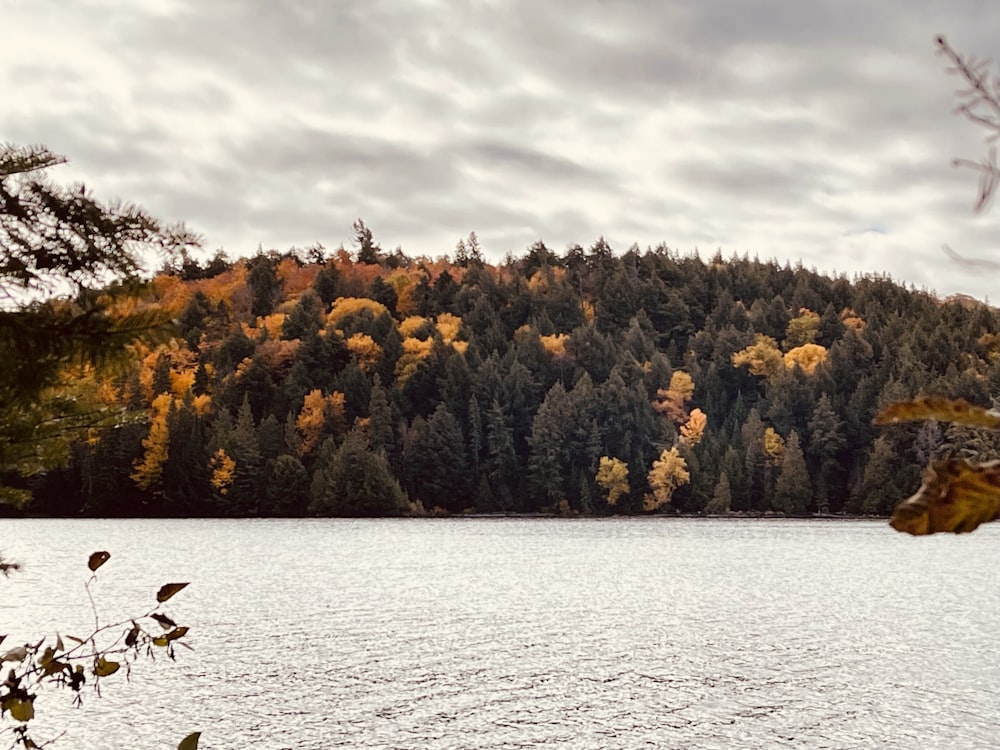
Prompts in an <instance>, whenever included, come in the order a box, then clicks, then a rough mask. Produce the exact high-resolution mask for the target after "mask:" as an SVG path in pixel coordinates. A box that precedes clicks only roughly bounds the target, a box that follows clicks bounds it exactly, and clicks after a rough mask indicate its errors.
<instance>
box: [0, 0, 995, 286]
mask: <svg viewBox="0 0 1000 750" xmlns="http://www.w3.org/2000/svg"><path fill="white" fill-rule="evenodd" d="M0 28H3V29H4V30H5V33H4V44H3V45H2V46H0V92H2V97H3V106H2V107H0V141H7V142H13V143H19V144H27V143H41V144H45V145H46V146H48V147H50V148H51V149H53V150H54V151H56V152H58V153H61V154H64V155H66V156H67V157H69V159H70V164H69V165H68V166H65V167H59V168H57V170H55V171H54V172H53V174H52V177H53V179H57V180H60V181H65V182H73V181H78V180H79V181H83V182H84V183H85V184H86V185H87V187H88V189H90V190H92V191H93V193H94V194H95V195H97V196H98V197H106V198H113V197H118V198H121V199H124V200H127V201H133V202H136V203H139V204H140V205H142V206H144V207H145V208H147V209H148V210H149V211H150V212H152V213H153V214H154V215H156V216H157V217H159V218H161V219H164V220H167V221H183V222H185V223H186V224H187V225H188V226H189V227H190V228H191V229H193V230H195V231H196V232H198V233H200V234H201V235H202V237H203V238H204V246H205V249H206V250H207V251H208V254H210V253H211V252H214V251H215V250H217V249H219V248H221V249H223V250H225V252H226V253H227V254H228V255H229V256H230V257H237V256H242V255H248V254H253V253H254V252H256V251H257V249H258V247H261V248H263V249H265V250H268V249H277V250H281V251H284V250H288V249H289V248H291V247H293V246H298V247H305V246H308V245H312V244H314V243H316V242H319V243H322V244H323V245H325V246H326V247H327V248H331V249H332V248H336V247H338V246H339V245H341V244H344V245H345V246H347V247H350V246H351V245H350V243H351V237H352V230H351V225H352V222H354V221H355V220H356V219H358V218H362V219H363V220H364V222H365V224H367V226H368V227H369V228H370V229H371V230H372V232H373V233H374V237H375V240H376V241H377V242H378V243H379V244H380V245H381V246H382V247H383V248H384V249H386V250H393V249H395V248H396V247H397V246H399V247H402V249H403V251H404V252H405V253H406V254H407V255H410V256H417V255H427V256H431V257H437V256H440V255H444V254H446V253H454V248H455V245H456V243H457V241H458V240H459V239H460V238H462V237H465V236H466V235H467V234H468V233H469V232H470V231H475V232H476V234H477V236H478V238H479V241H480V245H481V247H482V249H483V252H484V253H485V255H486V256H487V257H488V258H489V259H490V260H493V261H499V260H501V259H503V258H504V257H505V256H506V254H507V253H512V254H513V255H515V256H517V255H520V254H523V253H524V252H525V251H526V249H527V248H528V246H530V245H531V244H532V243H534V242H536V241H538V240H541V241H543V242H544V243H545V244H546V245H547V246H548V247H549V248H550V249H552V250H553V251H555V252H556V253H559V254H561V253H563V252H564V251H565V249H566V248H567V247H568V246H569V245H571V244H574V243H578V244H580V245H583V246H584V247H589V246H590V245H592V244H593V243H594V242H595V241H596V240H597V239H598V238H599V237H601V236H603V237H605V238H606V239H607V241H608V242H609V243H610V245H611V246H612V248H613V249H614V250H616V251H619V252H624V251H626V250H628V248H629V247H630V246H631V245H633V244H637V245H638V246H639V247H640V248H641V249H646V248H647V247H656V246H658V245H661V244H663V245H666V246H667V247H669V248H671V249H672V250H675V251H678V252H681V253H690V252H694V251H698V252H699V253H700V255H701V257H703V258H706V259H707V258H709V257H711V255H713V254H714V253H715V252H716V251H717V250H721V252H722V254H723V256H724V257H730V256H732V255H734V254H735V255H740V256H742V255H743V254H748V255H749V256H750V257H751V258H753V257H755V256H756V257H758V258H760V259H761V260H771V259H774V260H777V261H778V262H780V263H782V264H783V263H785V262H790V263H792V264H793V265H794V264H796V263H799V262H801V263H802V264H803V265H804V266H806V267H807V268H815V269H817V270H819V271H821V272H825V273H837V274H846V275H848V276H849V277H853V276H854V275H855V274H885V273H888V274H890V275H891V276H892V277H893V278H894V279H895V280H897V281H899V282H902V283H905V284H907V285H913V286H914V287H916V288H918V289H926V290H929V291H934V292H936V293H937V294H939V295H940V296H942V297H943V296H947V295H951V294H955V293H964V294H970V295H973V296H976V297H979V298H981V299H990V300H991V301H992V302H993V303H997V301H998V300H1000V289H998V286H1000V269H993V270H989V269H984V268H982V267H977V266H975V265H971V264H963V263H959V262H956V261H955V260H953V259H951V258H949V257H948V255H947V254H946V252H945V251H944V249H943V246H944V245H948V246H949V247H951V248H952V249H953V250H954V251H955V252H956V253H958V254H959V255H961V256H964V257H966V258H983V259H992V260H1000V245H998V243H997V231H996V230H997V222H998V220H1000V207H998V208H996V209H995V210H994V212H993V213H992V214H991V213H989V212H985V213H981V214H976V213H974V211H973V206H974V203H975V200H976V197H977V176H976V174H975V173H974V172H972V171H970V170H962V169H956V168H954V167H953V166H952V159H953V158H955V157H963V158H968V159H973V160H979V159H981V158H982V157H983V156H984V155H985V153H986V148H987V147H986V145H985V144H984V136H985V135H986V133H985V132H983V131H982V129H978V128H976V127H975V126H973V125H972V124H970V123H969V122H967V121H966V120H964V119H962V118H961V117H958V116H956V115H955V114H954V113H953V110H954V107H955V105H956V98H955V90H956V88H957V86H958V84H959V81H958V79H957V78H954V77H949V76H948V75H947V74H946V72H945V68H946V61H945V60H944V59H943V58H942V57H940V56H938V55H937V54H935V47H934V42H933V40H934V37H935V36H936V35H938V34H943V35H945V36H946V37H947V38H948V40H949V42H950V43H951V44H952V45H953V46H954V47H956V48H957V49H959V50H960V51H962V52H964V53H974V54H977V55H979V56H988V55H990V54H992V53H994V52H997V51H998V50H997V46H998V44H1000V42H998V41H997V40H1000V12H998V9H997V8H996V6H995V4H993V3H992V2H990V0H879V1H878V2H871V1H870V0H756V1H755V2H749V0H697V1H695V0H685V1H682V0H453V1H449V0H395V2H384V1H383V0H326V1H322V0H281V1H280V2H277V1H276V0H193V1H190V2H189V1H188V0H143V1H142V2H126V0H0Z"/></svg>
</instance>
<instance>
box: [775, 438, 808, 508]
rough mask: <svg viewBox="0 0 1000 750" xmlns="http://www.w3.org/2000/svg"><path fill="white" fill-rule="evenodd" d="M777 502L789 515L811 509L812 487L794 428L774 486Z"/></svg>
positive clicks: (787, 441)
mask: <svg viewBox="0 0 1000 750" xmlns="http://www.w3.org/2000/svg"><path fill="white" fill-rule="evenodd" d="M774 499H775V504H776V505H777V507H778V508H779V509H781V510H783V511H784V512H785V513H787V514H789V515H802V514H803V513H805V512H806V511H808V510H809V501H810V500H811V499H812V487H811V486H810V484H809V472H808V470H807V469H806V460H805V456H803V454H802V447H801V446H800V445H799V434H798V433H797V432H796V431H795V430H792V431H791V432H790V433H789V435H788V439H787V440H786V441H785V450H784V453H783V454H782V457H781V471H780V473H779V474H778V480H777V482H776V483H775V486H774Z"/></svg>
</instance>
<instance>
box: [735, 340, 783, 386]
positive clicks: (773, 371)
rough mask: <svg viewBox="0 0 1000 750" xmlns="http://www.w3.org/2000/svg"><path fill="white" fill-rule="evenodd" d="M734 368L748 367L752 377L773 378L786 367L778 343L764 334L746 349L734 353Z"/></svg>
mask: <svg viewBox="0 0 1000 750" xmlns="http://www.w3.org/2000/svg"><path fill="white" fill-rule="evenodd" d="M733 367H748V368H749V369H750V374H751V375H762V376H763V377H765V378H771V377H774V376H775V375H777V374H778V373H779V372H781V371H782V369H784V367H785V359H784V357H783V356H782V355H781V350H780V349H779V348H778V342H777V341H775V340H774V339H773V338H771V337H770V336H765V335H764V334H762V333H758V334H757V338H756V340H755V341H754V343H752V344H751V345H750V346H748V347H747V348H746V349H742V350H740V351H738V352H734V353H733Z"/></svg>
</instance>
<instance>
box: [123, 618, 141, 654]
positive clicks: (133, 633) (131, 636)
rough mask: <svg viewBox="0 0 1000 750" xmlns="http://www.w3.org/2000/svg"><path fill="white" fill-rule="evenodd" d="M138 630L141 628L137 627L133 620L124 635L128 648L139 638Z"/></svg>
mask: <svg viewBox="0 0 1000 750" xmlns="http://www.w3.org/2000/svg"><path fill="white" fill-rule="evenodd" d="M140 632H141V629H140V628H139V626H138V625H136V624H135V621H133V622H132V628H131V629H130V630H129V631H128V633H127V634H126V635H125V645H126V646H128V647H129V648H132V646H134V645H135V642H136V641H138V640H139V633H140Z"/></svg>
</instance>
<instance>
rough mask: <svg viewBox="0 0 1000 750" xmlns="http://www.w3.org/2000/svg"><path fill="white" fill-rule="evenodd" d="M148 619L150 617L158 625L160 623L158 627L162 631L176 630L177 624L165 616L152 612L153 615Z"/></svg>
mask: <svg viewBox="0 0 1000 750" xmlns="http://www.w3.org/2000/svg"><path fill="white" fill-rule="evenodd" d="M150 617H152V618H153V619H154V620H156V621H157V622H158V623H160V626H161V627H162V628H163V629H164V630H169V629H170V628H176V627H177V623H176V622H174V621H173V620H171V619H170V618H169V617H167V616H166V615H161V614H160V613H159V612H154V613H153V614H151V615H150Z"/></svg>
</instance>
